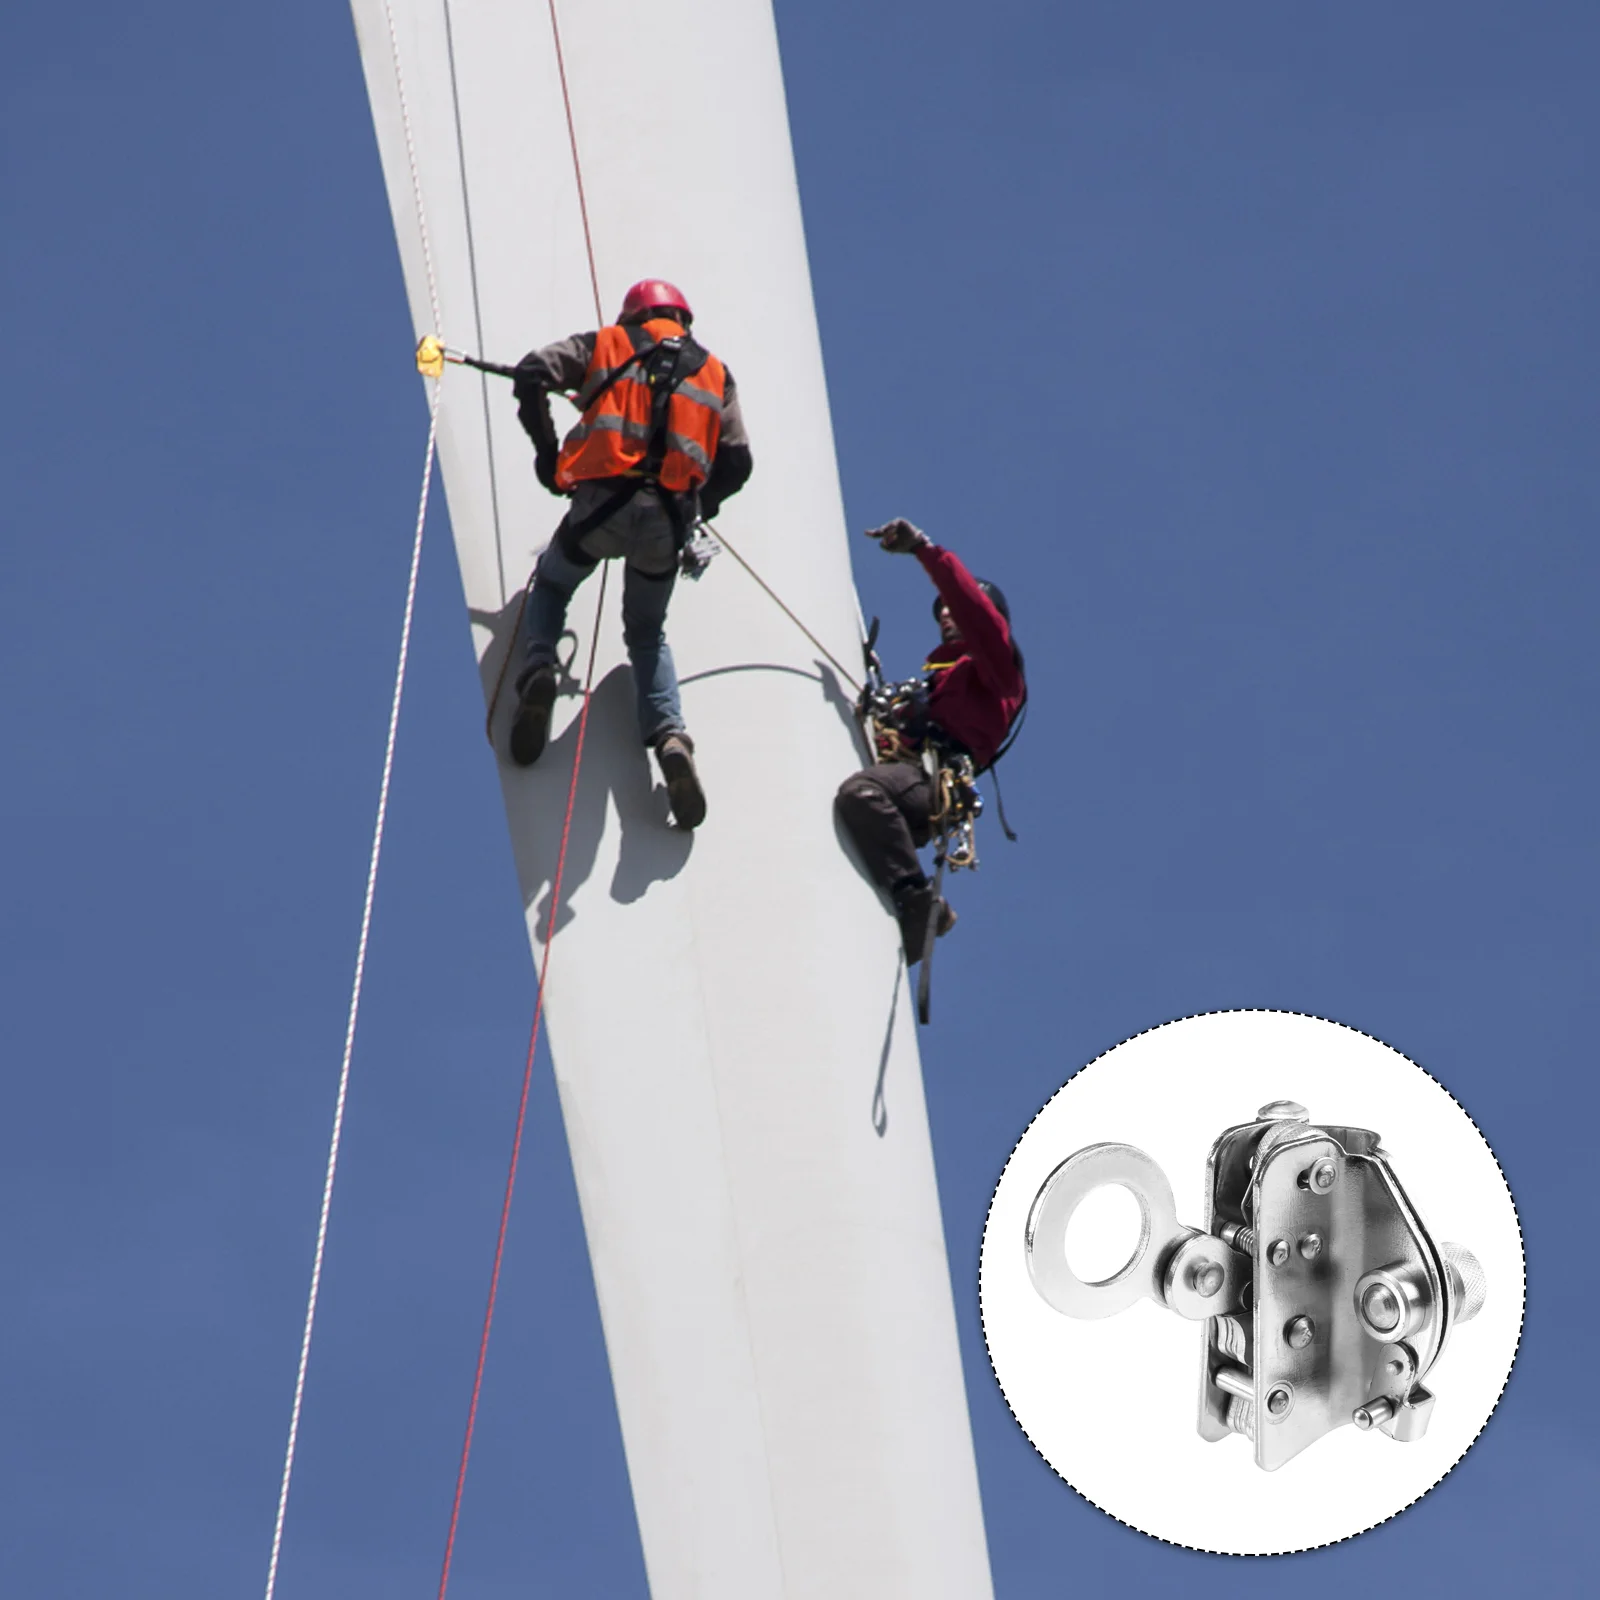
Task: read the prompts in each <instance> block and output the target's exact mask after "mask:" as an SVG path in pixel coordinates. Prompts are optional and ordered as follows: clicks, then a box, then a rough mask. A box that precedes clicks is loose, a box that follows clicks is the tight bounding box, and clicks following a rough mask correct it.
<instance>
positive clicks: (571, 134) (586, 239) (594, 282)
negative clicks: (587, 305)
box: [550, 0, 606, 322]
mask: <svg viewBox="0 0 1600 1600" xmlns="http://www.w3.org/2000/svg"><path fill="white" fill-rule="evenodd" d="M550 33H551V35H552V37H553V38H554V39H555V42H556V71H557V72H558V73H559V74H560V76H561V103H562V105H563V106H565V107H566V112H567V142H568V143H569V144H570V145H571V146H572V171H573V174H574V176H575V177H576V178H577V180H578V214H579V216H581V217H582V218H583V243H584V248H585V249H586V250H587V251H588V252H589V283H590V286H591V287H592V288H593V289H594V314H595V317H596V319H597V320H598V321H600V322H604V321H605V320H606V314H605V312H604V311H602V310H601V309H600V274H599V273H598V272H597V271H596V270H595V264H594V235H593V234H592V233H590V231H589V202H588V199H587V198H586V197H585V195H584V192H583V163H582V162H581V161H579V160H578V130H577V127H576V126H575V125H574V123H573V120H572V96H571V95H570V94H569V93H568V92H567V58H566V56H565V55H564V54H563V53H562V50H561V24H560V23H559V22H558V21H557V20H556V0H550Z"/></svg>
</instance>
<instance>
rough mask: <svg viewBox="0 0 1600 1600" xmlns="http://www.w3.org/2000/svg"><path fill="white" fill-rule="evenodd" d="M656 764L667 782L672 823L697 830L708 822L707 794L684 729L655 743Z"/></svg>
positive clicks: (692, 748) (663, 736) (691, 744)
mask: <svg viewBox="0 0 1600 1600" xmlns="http://www.w3.org/2000/svg"><path fill="white" fill-rule="evenodd" d="M656 760H657V761H659V762H660V763H661V776H662V777H663V778H665V779H666V780H667V799H668V800H669V801H670V802H671V805H672V820H673V821H674V822H676V823H677V824H678V826H679V827H680V828H698V827H699V826H700V824H701V823H702V822H704V821H705V820H706V794H705V790H704V789H702V788H701V787H700V775H699V774H698V773H697V772H696V771H695V770H694V741H693V740H692V739H690V737H689V735H688V734H686V733H685V732H683V730H682V729H681V728H680V729H677V730H675V731H674V732H671V733H664V734H662V736H661V737H660V738H659V739H658V740H656Z"/></svg>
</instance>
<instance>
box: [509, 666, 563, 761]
mask: <svg viewBox="0 0 1600 1600" xmlns="http://www.w3.org/2000/svg"><path fill="white" fill-rule="evenodd" d="M555 703H556V675H555V672H554V671H553V670H552V671H550V672H538V673H535V674H534V676H533V677H531V678H530V679H529V680H528V682H527V684H526V685H525V686H524V688H523V690H522V694H521V697H520V698H519V699H518V701H517V714H516V717H515V719H514V720H513V721H512V724H511V740H510V745H511V759H512V761H513V763H514V764H515V765H517V766H519V767H531V766H532V765H533V764H534V762H535V761H537V760H538V759H539V757H540V756H542V755H543V754H544V747H545V741H546V740H547V739H548V738H549V737H550V712H551V709H552V708H553V707H554V705H555Z"/></svg>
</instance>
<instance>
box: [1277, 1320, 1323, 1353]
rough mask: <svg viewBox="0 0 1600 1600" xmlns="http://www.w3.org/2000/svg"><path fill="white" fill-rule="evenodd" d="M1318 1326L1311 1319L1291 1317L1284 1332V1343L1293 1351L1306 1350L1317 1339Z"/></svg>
mask: <svg viewBox="0 0 1600 1600" xmlns="http://www.w3.org/2000/svg"><path fill="white" fill-rule="evenodd" d="M1316 1333H1317V1325H1316V1324H1315V1323H1314V1322H1313V1321H1312V1320H1311V1318H1310V1317H1291V1318H1290V1319H1289V1325H1288V1326H1287V1327H1286V1328H1285V1329H1284V1330H1283V1340H1284V1343H1285V1344H1287V1345H1288V1346H1289V1348H1290V1349H1291V1350H1304V1349H1305V1347H1306V1346H1307V1345H1308V1344H1310V1343H1311V1341H1312V1340H1313V1339H1314V1338H1315V1337H1316Z"/></svg>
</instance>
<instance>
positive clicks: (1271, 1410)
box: [1267, 1384, 1294, 1419]
mask: <svg viewBox="0 0 1600 1600" xmlns="http://www.w3.org/2000/svg"><path fill="white" fill-rule="evenodd" d="M1293 1404H1294V1397H1293V1396H1292V1395H1291V1394H1290V1393H1289V1391H1288V1390H1287V1389H1286V1388H1284V1387H1283V1385H1282V1384H1279V1386H1278V1387H1277V1388H1276V1389H1274V1390H1273V1391H1272V1392H1271V1393H1270V1394H1269V1395H1268V1396H1267V1415H1268V1416H1269V1417H1272V1418H1274V1419H1278V1418H1282V1417H1286V1416H1288V1415H1289V1407H1290V1406H1291V1405H1293Z"/></svg>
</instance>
